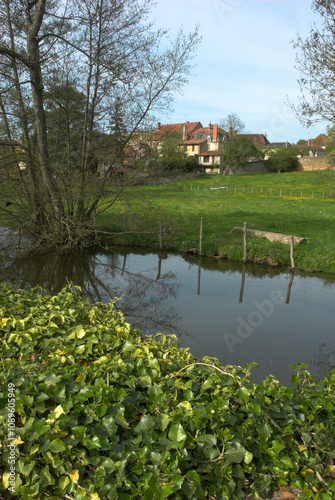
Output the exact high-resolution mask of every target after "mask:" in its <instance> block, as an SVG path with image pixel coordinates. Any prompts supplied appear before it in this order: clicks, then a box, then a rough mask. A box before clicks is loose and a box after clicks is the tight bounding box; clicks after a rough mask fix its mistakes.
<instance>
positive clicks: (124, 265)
mask: <svg viewBox="0 0 335 500" xmlns="http://www.w3.org/2000/svg"><path fill="white" fill-rule="evenodd" d="M126 262H127V254H125V256H124V257H123V266H122V276H123V275H124V270H125V269H126Z"/></svg>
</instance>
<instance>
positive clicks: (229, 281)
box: [0, 247, 335, 385]
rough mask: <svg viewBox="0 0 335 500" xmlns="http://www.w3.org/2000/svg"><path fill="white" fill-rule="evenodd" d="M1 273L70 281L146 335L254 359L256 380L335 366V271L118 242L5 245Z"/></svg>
mask: <svg viewBox="0 0 335 500" xmlns="http://www.w3.org/2000/svg"><path fill="white" fill-rule="evenodd" d="M0 266H1V270H0V280H1V281H8V282H11V283H13V284H14V286H15V287H17V288H29V287H31V286H35V285H41V286H43V287H45V288H47V289H48V290H50V292H51V293H53V294H55V293H57V292H58V291H59V290H60V289H61V288H62V287H63V286H64V285H65V284H66V283H67V282H73V283H74V284H75V285H79V286H80V287H81V288H82V290H83V292H84V293H85V295H86V296H87V297H88V298H89V299H90V300H91V301H99V302H108V301H110V300H111V299H113V298H114V297H120V300H119V301H118V302H117V307H118V308H120V309H121V310H122V312H123V313H124V314H125V316H126V317H127V320H128V321H130V322H131V324H132V325H133V326H134V327H135V328H139V329H140V331H141V333H142V334H151V333H153V334H154V333H170V334H171V333H173V334H175V335H177V337H178V339H179V342H180V345H182V346H183V347H189V348H190V351H191V352H192V354H194V355H195V356H199V357H202V356H205V355H208V356H214V357H217V358H218V359H219V360H220V361H221V362H222V363H223V364H236V365H243V363H244V362H251V361H256V362H258V363H259V365H260V368H259V370H255V375H254V377H253V379H254V380H255V381H260V380H262V379H264V378H265V377H266V376H267V375H268V374H270V373H272V374H273V375H275V376H276V377H278V378H279V380H280V381H281V382H282V383H285V384H288V385H289V384H290V377H291V373H292V372H290V370H289V369H288V366H289V365H290V364H291V363H295V364H296V363H297V362H305V363H307V364H308V365H309V369H310V371H311V372H312V373H313V374H314V375H315V376H317V377H323V376H325V374H326V373H327V371H328V370H329V369H335V340H334V332H335V307H334V306H335V279H334V277H333V278H331V277H329V278H327V279H326V278H325V277H321V275H320V276H319V275H318V276H315V275H314V276H305V275H302V274H295V275H294V274H292V273H289V272H283V271H282V270H280V269H276V268H270V269H265V268H263V267H259V266H253V265H249V264H244V265H242V264H240V263H237V262H235V263H234V262H228V261H223V260H216V259H208V258H205V257H201V258H198V257H194V256H191V255H183V256H181V255H178V254H169V255H167V254H165V253H162V252H161V253H159V254H152V253H151V254H147V253H146V252H144V251H143V252H141V251H136V252H135V251H128V250H127V249H118V252H109V251H105V250H102V249H100V250H99V251H96V252H93V251H90V252H89V251H88V252H83V253H75V254H73V253H71V254H67V255H63V254H62V255H61V254H53V253H46V254H44V255H35V256H30V257H29V258H28V257H22V256H21V257H20V256H15V254H14V252H13V251H10V252H9V251H8V247H7V249H6V255H4V254H1V253H0Z"/></svg>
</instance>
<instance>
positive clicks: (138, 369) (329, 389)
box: [0, 285, 335, 500]
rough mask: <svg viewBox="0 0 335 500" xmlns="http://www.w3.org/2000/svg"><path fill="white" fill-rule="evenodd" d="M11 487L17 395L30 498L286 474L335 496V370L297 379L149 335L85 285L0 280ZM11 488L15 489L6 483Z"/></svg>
mask: <svg viewBox="0 0 335 500" xmlns="http://www.w3.org/2000/svg"><path fill="white" fill-rule="evenodd" d="M0 330H1V339H0V354H1V358H0V359H1V362H0V381H1V385H0V422H1V426H0V438H1V442H2V445H1V446H2V453H1V456H0V466H1V469H2V470H3V471H4V474H3V477H2V483H1V485H0V491H4V489H5V487H8V474H9V464H8V459H9V449H8V448H7V447H6V444H5V443H6V442H7V441H5V440H6V439H7V437H8V427H7V415H8V410H7V407H8V399H9V394H10V392H11V389H10V388H11V387H12V385H11V384H14V385H15V398H16V452H17V457H16V486H15V495H16V496H17V498H19V499H22V500H23V499H25V500H26V499H41V500H42V499H43V500H46V499H47V498H52V499H53V500H61V499H63V498H73V499H82V498H84V499H91V500H98V499H99V498H101V499H102V498H103V499H105V498H106V499H129V500H130V499H150V500H151V499H159V500H160V499H165V498H170V499H173V500H178V499H187V498H189V499H194V498H196V499H202V498H216V499H225V500H229V499H231V498H234V499H242V498H244V489H245V487H250V488H251V491H252V496H253V498H257V497H258V496H261V497H262V498H264V499H265V498H268V492H269V491H270V490H273V489H278V487H279V486H281V485H285V484H291V485H294V486H296V487H298V488H300V489H302V490H303V492H304V495H305V496H304V498H313V499H320V500H322V499H331V498H334V495H335V480H334V479H333V478H332V477H331V474H332V468H331V466H330V465H329V464H330V459H332V458H334V457H335V456H334V445H335V430H334V426H333V422H334V416H335V415H334V414H335V407H334V401H333V393H334V389H335V372H334V371H333V372H330V373H329V375H328V377H326V378H325V379H324V380H319V381H315V380H314V379H313V378H312V377H311V375H310V374H309V373H308V372H307V371H306V365H302V364H301V365H298V367H297V368H296V367H295V366H293V368H294V369H297V372H296V374H295V375H293V377H292V382H293V384H295V388H294V389H290V388H287V387H284V386H282V385H280V384H279V382H278V381H277V380H275V379H274V378H273V377H271V376H270V377H269V378H268V379H267V380H266V381H264V382H263V383H262V384H259V385H258V384H253V383H251V382H250V381H249V378H248V376H249V375H250V371H251V368H252V366H255V364H251V365H247V366H246V367H245V368H243V369H242V368H240V367H233V366H227V367H225V368H223V367H222V366H221V365H220V364H219V363H218V361H217V360H216V359H213V358H204V359H203V360H202V361H201V362H199V361H198V360H196V359H195V358H193V357H192V356H191V354H190V353H188V351H187V350H185V349H180V348H178V346H177V339H176V338H175V337H166V336H165V335H158V336H156V337H154V338H153V337H149V338H142V337H141V335H140V333H139V332H138V330H132V329H131V328H130V325H129V324H128V323H127V322H126V321H125V319H124V318H123V316H122V315H121V314H120V313H119V312H117V311H116V310H115V308H114V304H113V302H112V303H110V304H101V303H96V304H90V303H89V302H88V301H87V300H86V299H84V298H83V297H82V295H81V292H80V290H79V289H77V288H71V286H68V287H66V288H65V289H63V290H62V291H61V292H60V293H59V294H58V295H57V296H54V297H51V296H50V295H48V294H47V293H46V292H45V291H43V290H39V289H33V290H30V291H28V292H25V291H22V290H21V291H15V290H14V289H13V287H12V286H10V285H2V286H1V288H0ZM6 494H8V496H9V498H10V493H8V491H7V492H6Z"/></svg>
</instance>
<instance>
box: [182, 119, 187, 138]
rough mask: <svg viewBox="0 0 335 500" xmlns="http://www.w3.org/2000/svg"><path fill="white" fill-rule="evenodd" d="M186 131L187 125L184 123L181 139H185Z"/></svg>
mask: <svg viewBox="0 0 335 500" xmlns="http://www.w3.org/2000/svg"><path fill="white" fill-rule="evenodd" d="M187 123H188V122H187ZM186 131H187V126H186V125H184V126H183V141H185V139H186Z"/></svg>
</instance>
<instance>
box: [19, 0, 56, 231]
mask: <svg viewBox="0 0 335 500" xmlns="http://www.w3.org/2000/svg"><path fill="white" fill-rule="evenodd" d="M45 4H46V0H38V2H37V4H36V9H35V14H34V19H33V20H31V18H30V12H29V10H28V11H27V20H28V37H27V55H28V60H29V73H30V79H31V91H32V97H33V108H34V118H35V124H36V132H37V144H38V155H39V162H40V168H41V174H42V178H43V181H44V184H45V186H46V189H47V191H48V193H49V196H50V201H51V206H52V209H53V215H54V222H56V225H59V224H60V222H61V219H62V217H63V215H64V208H63V204H62V200H61V196H60V193H59V191H58V188H57V186H56V184H55V183H54V181H53V178H52V175H51V172H50V168H49V152H48V139H47V126H46V118H45V111H44V105H43V81H42V72H41V59H40V50H39V41H38V37H37V35H38V33H39V30H40V28H41V25H42V21H43V17H44V14H45ZM27 8H28V9H29V6H28V7H27ZM30 8H31V7H30Z"/></svg>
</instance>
